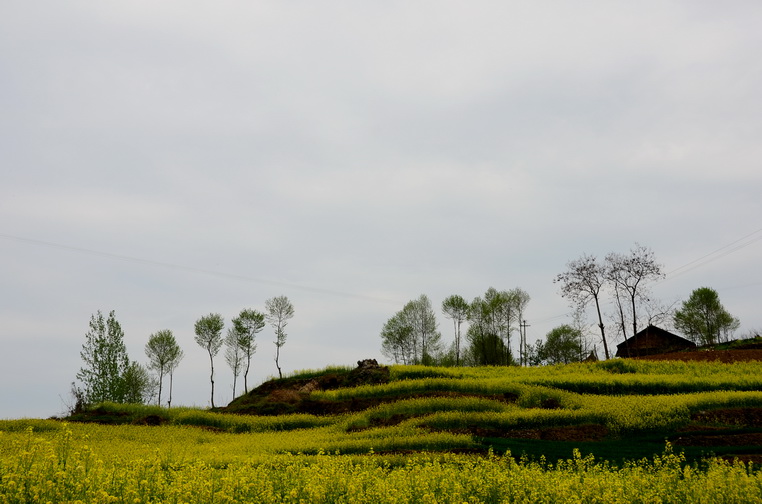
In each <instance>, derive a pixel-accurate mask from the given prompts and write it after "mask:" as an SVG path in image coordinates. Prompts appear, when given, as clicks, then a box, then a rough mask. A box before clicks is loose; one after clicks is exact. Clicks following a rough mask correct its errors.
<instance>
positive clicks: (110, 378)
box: [77, 310, 130, 404]
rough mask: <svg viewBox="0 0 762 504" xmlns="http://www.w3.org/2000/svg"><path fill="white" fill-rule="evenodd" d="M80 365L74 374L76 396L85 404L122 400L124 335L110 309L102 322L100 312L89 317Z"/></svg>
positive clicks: (126, 366)
mask: <svg viewBox="0 0 762 504" xmlns="http://www.w3.org/2000/svg"><path fill="white" fill-rule="evenodd" d="M80 356H81V357H82V361H83V363H84V364H83V366H82V368H80V370H79V372H78V373H77V379H78V380H79V381H80V382H81V383H82V386H83V389H81V391H80V393H79V396H80V397H81V398H82V399H83V400H84V402H85V403H86V404H94V403H99V402H104V401H111V402H117V403H123V402H125V400H126V392H127V390H126V386H125V380H124V375H125V373H126V372H127V369H128V367H129V365H130V360H129V358H128V356H127V348H126V347H125V345H124V332H123V331H122V327H121V325H119V322H118V321H117V320H116V317H115V316H114V311H113V310H112V311H111V312H110V313H109V315H108V318H107V319H104V317H103V313H101V311H100V310H98V312H97V313H96V314H95V315H92V316H91V317H90V330H89V331H88V332H87V333H86V334H85V343H84V344H83V345H82V351H81V352H80Z"/></svg>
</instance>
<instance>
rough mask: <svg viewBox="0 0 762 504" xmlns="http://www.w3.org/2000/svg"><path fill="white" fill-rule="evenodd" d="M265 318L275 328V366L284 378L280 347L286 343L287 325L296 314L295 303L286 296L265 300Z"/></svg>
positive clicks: (279, 374) (280, 376)
mask: <svg viewBox="0 0 762 504" xmlns="http://www.w3.org/2000/svg"><path fill="white" fill-rule="evenodd" d="M265 310H266V311H267V314H266V315H265V318H266V319H267V322H269V324H270V325H271V326H272V327H273V329H275V342H274V343H275V367H276V368H278V377H279V378H283V372H282V371H281V368H280V349H281V347H282V346H283V345H285V344H286V331H285V329H286V325H288V321H289V320H290V319H291V318H292V317H293V316H294V305H292V304H291V301H289V300H288V298H287V297H286V296H277V297H274V298H270V299H268V300H267V301H265Z"/></svg>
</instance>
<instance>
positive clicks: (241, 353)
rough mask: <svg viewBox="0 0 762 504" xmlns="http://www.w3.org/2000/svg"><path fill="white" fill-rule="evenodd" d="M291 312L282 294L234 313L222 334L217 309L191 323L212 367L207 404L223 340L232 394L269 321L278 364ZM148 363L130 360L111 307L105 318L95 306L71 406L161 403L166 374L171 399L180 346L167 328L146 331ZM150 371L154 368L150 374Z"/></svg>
mask: <svg viewBox="0 0 762 504" xmlns="http://www.w3.org/2000/svg"><path fill="white" fill-rule="evenodd" d="M293 316H294V307H293V305H292V304H291V302H290V301H289V299H288V298H287V297H286V296H278V297H274V298H271V299H268V300H267V301H266V302H265V312H259V311H257V310H253V309H244V310H241V312H240V313H239V314H238V316H237V317H235V318H233V320H232V326H231V327H229V328H228V331H227V334H226V335H225V337H223V336H222V332H223V330H224V328H225V321H224V319H223V317H222V315H220V314H218V313H210V314H209V315H206V316H204V317H201V318H199V319H198V320H197V321H196V323H195V325H194V332H195V338H194V339H195V341H196V343H197V344H198V345H199V346H200V347H202V348H203V349H204V350H206V352H207V354H208V355H209V362H210V368H211V374H210V381H211V405H212V407H214V358H215V356H216V355H217V354H218V353H219V351H220V349H221V348H222V347H223V345H224V346H225V361H226V362H227V364H228V365H229V366H230V368H231V370H232V371H233V397H235V391H236V385H237V380H238V377H239V376H240V375H241V373H243V378H244V390H245V392H248V375H249V371H250V369H251V359H252V356H253V355H254V353H255V352H256V349H257V345H256V343H255V338H256V335H257V334H258V333H259V332H261V331H262V329H263V328H264V327H265V323H266V322H267V323H269V324H270V325H271V326H272V327H273V329H274V331H275V341H274V343H275V347H276V353H275V366H276V368H277V369H278V375H279V376H280V377H282V376H283V374H282V370H281V367H280V352H281V348H282V347H283V346H284V345H285V343H286V332H285V328H286V325H287V324H288V321H289V320H290V319H291V318H292V317H293ZM145 354H146V356H147V357H148V365H147V366H142V365H141V364H139V363H138V362H137V361H131V360H130V359H129V357H128V354H127V348H126V346H125V344H124V331H122V328H121V325H120V324H119V322H118V321H117V320H116V316H115V315H114V311H113V310H112V311H111V312H110V313H109V315H108V317H107V318H104V316H103V314H102V313H101V311H100V310H99V311H98V312H97V313H96V314H95V315H93V316H91V319H90V329H89V331H88V332H87V333H86V335H85V342H84V344H83V345H82V351H81V352H80V356H81V357H82V367H81V369H80V370H79V372H78V373H77V375H76V377H77V380H79V382H80V384H81V385H80V386H78V385H77V384H76V383H74V384H72V392H73V394H74V397H75V401H76V404H75V409H77V408H81V407H83V406H84V405H87V404H94V403H99V402H104V401H110V402H118V403H141V402H150V401H152V400H153V398H154V397H156V399H157V403H158V404H162V399H161V397H162V392H163V383H164V379H165V377H166V376H169V400H168V402H167V405H168V406H171V405H172V386H173V375H174V371H175V369H176V368H177V366H178V365H179V364H180V361H181V360H182V359H183V357H184V352H183V350H182V349H181V348H180V345H178V343H177V340H176V339H175V336H174V334H173V333H172V331H171V330H169V329H164V330H161V331H157V332H156V333H153V334H151V335H150V336H149V338H148V342H147V343H146V345H145ZM150 371H153V372H154V373H155V374H154V375H152V374H151V373H150Z"/></svg>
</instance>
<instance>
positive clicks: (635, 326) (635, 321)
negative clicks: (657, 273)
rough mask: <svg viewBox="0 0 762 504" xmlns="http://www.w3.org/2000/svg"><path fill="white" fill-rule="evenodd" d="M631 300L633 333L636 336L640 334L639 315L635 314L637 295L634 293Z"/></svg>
mask: <svg viewBox="0 0 762 504" xmlns="http://www.w3.org/2000/svg"><path fill="white" fill-rule="evenodd" d="M630 300H631V301H632V335H633V336H635V335H636V334H638V317H637V316H636V314H635V295H634V294H633V295H632V296H631V297H630Z"/></svg>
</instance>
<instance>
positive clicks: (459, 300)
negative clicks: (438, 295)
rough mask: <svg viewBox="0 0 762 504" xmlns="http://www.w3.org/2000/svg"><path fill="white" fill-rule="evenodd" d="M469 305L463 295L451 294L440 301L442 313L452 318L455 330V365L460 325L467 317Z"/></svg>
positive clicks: (458, 362) (458, 349)
mask: <svg viewBox="0 0 762 504" xmlns="http://www.w3.org/2000/svg"><path fill="white" fill-rule="evenodd" d="M469 308H470V306H469V304H468V301H466V300H465V299H463V297H461V296H459V295H457V294H453V295H452V296H450V297H448V298H446V299H445V300H444V301H442V313H444V314H445V316H446V317H447V318H449V319H452V324H453V329H454V331H455V340H454V350H455V365H456V366H460V352H461V350H460V340H461V335H460V326H461V325H462V324H463V322H465V321H466V320H467V319H468V310H469Z"/></svg>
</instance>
